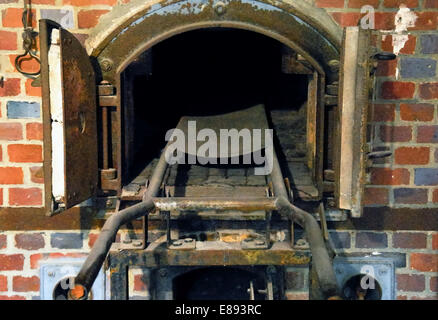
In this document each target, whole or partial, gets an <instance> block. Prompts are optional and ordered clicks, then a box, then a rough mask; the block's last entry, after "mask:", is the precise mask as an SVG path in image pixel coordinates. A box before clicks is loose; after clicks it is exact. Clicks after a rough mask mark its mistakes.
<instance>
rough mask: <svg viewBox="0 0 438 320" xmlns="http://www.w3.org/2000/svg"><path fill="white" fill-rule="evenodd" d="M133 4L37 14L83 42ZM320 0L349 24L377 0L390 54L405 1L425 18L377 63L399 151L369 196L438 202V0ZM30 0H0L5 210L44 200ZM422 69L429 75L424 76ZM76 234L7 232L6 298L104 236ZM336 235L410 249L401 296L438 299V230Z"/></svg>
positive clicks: (343, 246) (381, 120) (103, 0)
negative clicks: (44, 268)
mask: <svg viewBox="0 0 438 320" xmlns="http://www.w3.org/2000/svg"><path fill="white" fill-rule="evenodd" d="M125 2H128V1H124V0H33V1H32V8H33V12H34V13H35V19H34V20H33V21H37V20H39V19H40V18H41V17H43V15H44V14H47V12H48V10H57V11H56V12H53V11H52V12H51V13H52V14H55V15H56V14H57V15H63V16H65V17H67V18H68V19H69V22H68V23H69V25H70V26H71V28H69V30H70V31H71V32H73V33H74V34H75V35H76V36H77V37H78V38H79V39H80V40H81V41H82V42H83V41H85V39H86V38H87V37H88V33H89V32H90V30H92V28H93V27H94V26H95V25H96V24H97V23H98V21H99V17H100V16H102V15H103V14H105V13H107V12H109V11H110V10H113V8H115V7H116V5H120V4H122V3H125ZM314 2H315V6H317V7H320V8H324V10H326V11H327V12H329V14H330V15H331V16H332V17H333V18H334V20H335V21H337V22H338V23H339V24H340V25H341V26H351V25H356V24H357V22H358V21H359V19H360V18H361V13H360V8H361V7H362V6H363V5H371V6H373V7H374V8H375V9H376V28H377V29H382V30H385V31H386V33H385V34H384V35H383V36H380V37H379V38H378V39H376V45H377V47H378V48H379V49H382V50H386V51H392V50H393V47H392V35H393V33H394V32H393V31H392V30H394V18H395V15H396V13H397V11H398V10H399V6H400V5H401V4H403V5H406V6H408V7H409V8H411V10H412V11H413V12H414V13H415V14H416V15H417V17H418V18H417V22H416V24H415V26H413V27H411V28H409V29H408V33H409V38H408V41H407V42H406V44H405V45H404V47H403V48H402V49H401V50H400V53H399V55H398V57H397V60H396V61H390V62H381V63H379V66H378V70H377V76H378V79H377V87H376V88H375V89H376V99H375V101H374V102H373V107H374V116H373V117H374V118H373V119H371V121H372V124H373V126H374V128H375V130H374V135H373V139H374V142H375V144H378V145H379V146H386V147H388V148H389V149H390V150H392V151H393V157H391V158H388V159H384V160H379V161H377V162H376V163H375V164H374V165H373V168H371V170H370V185H369V186H368V187H367V188H366V197H365V201H366V204H367V205H368V206H391V207H416V208H422V207H437V208H438V187H437V185H438V181H436V179H438V178H437V176H438V172H437V170H438V169H437V163H438V113H437V101H438V80H437V76H436V65H434V64H433V63H434V61H437V60H438V59H437V58H438V44H437V42H438V40H437V38H436V37H437V35H436V30H437V27H438V0H315V1H314ZM22 6H23V1H22V0H0V11H1V13H0V40H1V41H0V77H4V80H3V82H2V83H1V85H0V207H8V206H12V207H21V206H31V207H32V206H35V207H38V206H42V205H44V203H43V176H42V124H41V122H42V119H41V108H40V104H41V98H40V97H41V90H40V89H39V88H34V87H32V86H31V85H30V83H31V81H30V80H29V79H27V78H25V77H23V76H22V75H20V74H19V73H18V72H17V71H16V70H15V67H14V65H13V61H14V59H15V57H16V56H17V55H18V54H21V53H22V50H21V46H22V44H21V32H22V26H21V10H22V9H21V8H22ZM413 58H415V59H417V60H412V59H413ZM413 66H414V67H413ZM418 67H421V68H424V72H421V74H418V70H417V69H418ZM23 68H25V69H26V70H29V71H35V70H37V68H38V66H37V64H35V62H34V61H28V62H26V63H24V64H23ZM434 179H435V180H434ZM0 210H1V208H0ZM71 233H72V234H80V235H81V237H79V238H77V239H76V237H75V236H72V238H71V239H70V240H69V242H68V243H70V247H69V246H68V245H67V247H66V248H62V249H61V248H59V245H58V243H59V241H60V240H59V239H58V240H54V239H57V238H56V232H53V231H41V232H39V231H38V232H23V233H20V232H7V231H4V232H0V299H33V298H38V296H39V279H38V277H39V271H38V261H41V259H48V258H56V257H63V256H66V255H67V256H70V255H73V256H78V255H79V256H81V255H84V254H85V253H86V252H87V251H88V250H89V248H90V246H91V245H92V242H93V241H94V240H95V238H96V233H93V235H92V236H91V237H89V238H88V233H87V232H85V231H84V232H82V233H79V231H77V230H76V231H72V232H71ZM335 234H339V235H340V236H339V237H337V238H338V239H340V238H342V239H343V241H342V242H341V243H338V245H337V250H338V251H340V252H347V253H348V252H362V253H367V252H370V251H374V250H377V251H382V252H400V253H404V254H406V267H404V268H401V269H398V270H397V274H398V275H397V283H398V287H397V288H398V289H397V290H398V291H397V295H398V297H399V299H405V298H406V299H437V297H438V293H437V292H438V277H437V275H438V269H437V268H438V234H436V233H431V232H408V231H400V232H395V233H394V232H375V233H372V232H371V233H369V232H367V233H365V232H361V231H357V230H356V231H343V232H338V233H335ZM373 235H377V236H373ZM61 238H62V237H61ZM74 239H76V240H74ZM78 239H79V240H78ZM61 242H62V241H61ZM72 245H73V246H74V247H71V246H72ZM290 271H291V272H295V271H294V270H290ZM132 279H134V280H132V281H134V282H135V283H136V284H134V286H133V288H134V289H133V290H134V293H133V294H134V295H141V292H143V291H142V290H140V288H142V286H144V284H141V283H140V282H139V279H140V278H139V276H138V273H135V272H134V274H133V278H132ZM143 294H144V292H143ZM288 297H289V298H293V299H306V298H307V297H308V293H306V288H305V287H300V288H295V287H294V288H291V289H290V290H289V292H288Z"/></svg>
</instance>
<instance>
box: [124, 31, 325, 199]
mask: <svg viewBox="0 0 438 320" xmlns="http://www.w3.org/2000/svg"><path fill="white" fill-rule="evenodd" d="M314 77H315V71H314V70H313V69H312V67H311V65H310V64H309V63H308V62H307V61H306V60H305V59H304V58H302V57H301V56H300V55H298V54H297V53H295V52H294V51H292V50H291V49H289V48H288V47H286V46H285V45H284V44H282V43H280V42H279V41H277V40H274V39H272V38H270V37H267V36H265V35H262V34H259V33H255V32H252V31H247V30H242V29H231V28H206V29H199V30H194V31H189V32H185V33H182V34H179V35H176V36H173V37H171V38H169V39H166V40H164V41H162V42H160V43H158V44H156V45H154V46H153V47H151V48H150V49H148V50H147V51H145V52H143V53H142V54H141V55H140V56H139V57H138V58H136V59H135V60H134V61H133V62H132V63H131V64H130V65H129V66H128V67H127V68H126V69H125V70H124V72H123V73H122V74H121V79H122V86H121V88H122V106H123V108H122V110H123V111H122V114H123V122H122V123H123V126H122V132H123V138H122V149H123V150H124V152H122V155H123V159H122V164H123V165H122V168H123V172H122V185H123V186H124V191H125V193H124V194H132V190H139V188H141V186H142V185H144V183H145V181H146V179H149V178H150V175H151V173H152V171H153V168H154V165H155V164H156V162H157V160H158V158H159V156H160V152H161V149H162V148H163V147H164V145H165V144H166V141H165V139H164V138H165V134H166V132H167V130H169V129H172V128H175V126H176V124H177V123H178V121H179V119H180V118H181V117H182V116H210V115H218V114H224V113H229V112H233V111H237V110H242V109H246V108H249V107H253V106H255V105H259V104H262V105H264V106H265V110H266V113H267V117H268V121H269V126H270V128H272V129H274V142H275V146H276V150H277V155H278V157H279V159H280V163H281V166H282V169H283V170H284V175H285V176H286V177H288V178H289V180H290V181H291V182H292V187H293V188H294V189H296V188H298V189H300V188H301V189H303V190H305V191H304V192H302V193H301V194H300V195H302V196H303V197H304V198H305V199H306V200H309V199H317V198H318V197H319V196H320V194H319V193H318V186H317V182H316V181H315V179H314V177H315V175H316V174H315V165H314V164H313V162H312V161H310V162H309V158H310V157H314V155H313V154H311V153H312V150H309V144H308V138H307V137H308V135H309V131H311V129H310V128H308V117H309V112H313V110H311V109H310V110H309V108H308V107H307V102H308V99H309V97H310V98H311V97H312V96H314V95H315V92H309V83H310V82H311V81H312V79H314ZM314 87H315V88H316V86H314ZM312 88H313V87H310V90H312ZM310 103H311V104H312V103H315V102H310ZM241 121H242V122H250V121H251V119H250V118H248V119H241ZM243 127H245V126H244V125H243ZM249 127H250V126H249ZM224 129H228V128H224ZM310 134H312V132H310ZM326 145H328V144H326ZM309 163H312V165H313V167H310V168H309ZM208 167H210V169H211V170H210V169H209V168H208ZM172 170H173V171H172ZM239 170H240V171H239ZM235 172H239V173H243V174H240V175H236V174H234V173H235ZM186 173H187V174H186ZM190 173H192V174H190ZM193 173H194V174H193ZM231 176H233V177H232V178H231V179H230V177H231ZM250 176H251V173H250V172H249V169H248V166H244V165H243V166H242V165H240V166H235V165H228V166H227V165H209V166H208V165H207V168H200V167H199V166H198V165H191V166H190V165H179V166H176V168H172V169H170V171H169V173H168V177H167V180H166V181H165V183H166V184H167V185H169V186H179V185H201V184H204V183H205V182H206V181H208V182H210V183H223V184H227V185H232V186H248V185H250V186H262V187H265V186H266V185H267V181H266V180H265V179H262V178H261V179H257V177H255V178H254V177H250ZM220 177H223V178H224V179H220ZM202 178H203V179H202ZM175 192H176V193H177V191H175ZM122 197H123V193H122ZM298 198H299V197H298Z"/></svg>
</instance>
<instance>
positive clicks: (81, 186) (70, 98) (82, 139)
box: [40, 20, 98, 215]
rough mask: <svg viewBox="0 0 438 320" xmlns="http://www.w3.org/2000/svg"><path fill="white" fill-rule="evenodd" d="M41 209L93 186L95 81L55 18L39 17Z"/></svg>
mask: <svg viewBox="0 0 438 320" xmlns="http://www.w3.org/2000/svg"><path fill="white" fill-rule="evenodd" d="M40 41H41V84H42V90H43V91H42V92H43V101H42V102H43V122H44V177H45V188H46V189H45V206H46V212H47V214H49V215H50V214H54V213H57V212H60V211H63V210H65V209H68V208H70V207H72V206H74V205H76V204H78V203H80V202H82V201H84V200H87V199H89V198H90V197H92V196H93V195H94V194H95V192H96V191H97V182H98V167H97V131H96V83H95V73H94V69H93V67H92V64H91V61H90V57H89V56H88V54H87V52H86V51H85V49H84V48H83V47H82V45H81V44H80V43H79V41H78V40H77V39H76V38H75V37H74V36H73V35H72V34H71V33H69V32H68V31H66V30H65V29H63V28H61V27H60V26H59V25H58V24H57V23H55V22H53V21H50V20H40Z"/></svg>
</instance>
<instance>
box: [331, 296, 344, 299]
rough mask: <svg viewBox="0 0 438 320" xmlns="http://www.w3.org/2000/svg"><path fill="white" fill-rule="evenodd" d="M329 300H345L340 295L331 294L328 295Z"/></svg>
mask: <svg viewBox="0 0 438 320" xmlns="http://www.w3.org/2000/svg"><path fill="white" fill-rule="evenodd" d="M327 300H344V299H342V298H341V297H340V296H331V297H328V298H327Z"/></svg>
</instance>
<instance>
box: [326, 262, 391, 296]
mask: <svg viewBox="0 0 438 320" xmlns="http://www.w3.org/2000/svg"><path fill="white" fill-rule="evenodd" d="M333 267H334V270H335V275H336V280H337V282H338V286H339V288H341V290H343V288H345V286H346V284H347V282H348V281H349V280H350V279H352V278H353V277H355V276H357V275H361V274H366V275H369V276H370V277H372V278H374V279H375V280H376V282H377V285H374V286H375V287H377V288H378V287H380V289H381V298H380V300H394V299H395V288H396V283H395V282H396V280H395V262H394V260H393V259H390V258H379V257H377V256H365V257H336V258H335V259H334V260H333ZM367 284H370V283H369V282H367Z"/></svg>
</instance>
